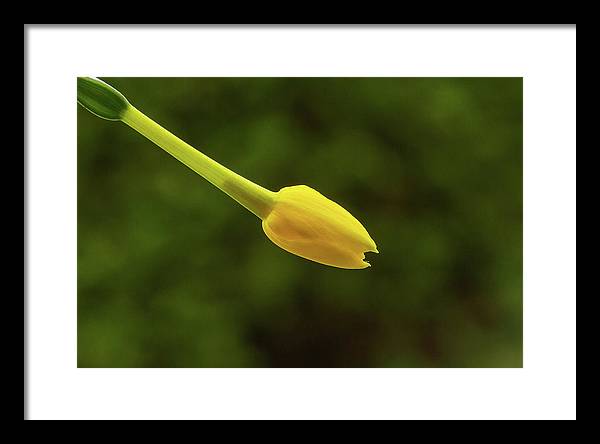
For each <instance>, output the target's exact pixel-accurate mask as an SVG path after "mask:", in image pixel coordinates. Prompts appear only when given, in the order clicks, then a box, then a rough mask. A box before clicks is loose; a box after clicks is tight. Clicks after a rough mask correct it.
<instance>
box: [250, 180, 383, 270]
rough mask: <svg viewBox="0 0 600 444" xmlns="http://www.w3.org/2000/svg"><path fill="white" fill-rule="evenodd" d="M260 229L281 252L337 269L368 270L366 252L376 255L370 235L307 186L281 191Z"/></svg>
mask: <svg viewBox="0 0 600 444" xmlns="http://www.w3.org/2000/svg"><path fill="white" fill-rule="evenodd" d="M262 227H263V230H264V232H265V234H266V235H267V237H268V238H269V239H271V241H273V242H274V243H275V244H276V245H278V246H279V247H281V248H283V249H284V250H286V251H288V252H290V253H293V254H296V255H298V256H301V257H303V258H305V259H310V260H311V261H315V262H319V263H321V264H325V265H331V266H333V267H339V268H349V269H360V268H366V267H370V264H369V263H368V262H366V261H364V259H365V252H368V251H372V252H375V253H378V251H377V246H376V245H375V242H374V241H373V239H371V236H369V233H368V232H367V230H366V229H365V227H363V226H362V224H361V223H360V222H359V221H358V220H356V218H355V217H354V216H352V215H351V214H350V213H349V212H348V211H346V210H345V209H344V208H342V207H341V206H340V205H338V204H337V203H335V202H333V201H332V200H330V199H328V198H326V197H325V196H323V195H322V194H321V193H319V192H318V191H315V190H313V189H312V188H310V187H307V186H306V185H298V186H293V187H286V188H282V189H281V190H280V191H279V192H278V193H276V195H275V203H274V205H273V208H272V210H271V212H270V213H269V215H268V216H267V217H265V218H264V219H263V222H262Z"/></svg>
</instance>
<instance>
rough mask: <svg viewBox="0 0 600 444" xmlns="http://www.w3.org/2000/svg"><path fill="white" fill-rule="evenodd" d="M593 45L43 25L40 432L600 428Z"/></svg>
mask: <svg viewBox="0 0 600 444" xmlns="http://www.w3.org/2000/svg"><path fill="white" fill-rule="evenodd" d="M576 46H577V45H576V25H575V24H552V25H551V24H541V25H535V24H534V25H524V24H516V25H510V24H496V25H485V24H463V25H459V24H446V25H435V24H430V25H426V24H425V25H418V24H412V25H411V24H405V25H402V24H387V25H386V24H380V25H377V24H371V25H369V24H362V25H360V24H337V25H335V24H333V25H326V24H262V25H259V24H241V25H240V24H238V25H236V24H229V25H228V24H220V25H219V24H25V25H24V108H25V109H24V127H25V128H24V133H25V134H24V170H25V186H24V187H25V189H24V219H25V224H24V253H25V261H24V281H25V288H24V323H25V326H24V420H102V421H104V420H108V421H111V420H127V421H132V420H133V421H135V420H146V421H161V420H177V421H180V420H191V421H211V420H223V421H229V420H287V421H289V420H294V421H307V420H308V421H310V420H327V421H330V420H345V421H358V420H394V421H412V420H424V421H428V420H438V421H439V420H447V421H451V420H461V421H464V420H498V421H507V420H576V419H577V329H576V324H577V254H576V250H577V240H576V238H577V224H576V219H577V193H576V176H577V131H576V126H577V113H576V110H577V107H576V105H577V95H576V90H577V69H576V59H577V51H576Z"/></svg>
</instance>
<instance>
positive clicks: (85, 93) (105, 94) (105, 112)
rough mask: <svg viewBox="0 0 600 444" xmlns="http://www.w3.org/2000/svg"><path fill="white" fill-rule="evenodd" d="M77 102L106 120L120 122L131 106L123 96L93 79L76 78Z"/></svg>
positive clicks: (98, 80) (107, 85)
mask: <svg viewBox="0 0 600 444" xmlns="http://www.w3.org/2000/svg"><path fill="white" fill-rule="evenodd" d="M77 102H79V104H80V105H81V106H83V107H84V108H85V109H87V110H88V111H90V112H91V113H93V114H95V115H97V116H98V117H102V118H103V119H107V120H121V118H122V117H123V114H124V113H125V111H126V110H127V109H128V108H129V107H130V106H131V105H130V104H129V102H128V101H127V99H126V98H125V97H124V96H123V94H121V93H120V92H119V91H117V90H116V89H114V88H113V87H112V86H110V85H109V84H107V83H104V82H103V81H102V80H100V79H96V78H94V77H77Z"/></svg>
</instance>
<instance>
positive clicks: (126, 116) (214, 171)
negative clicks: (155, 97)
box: [121, 105, 275, 219]
mask: <svg viewBox="0 0 600 444" xmlns="http://www.w3.org/2000/svg"><path fill="white" fill-rule="evenodd" d="M121 120H122V121H123V122H124V123H126V124H127V125H129V126H130V127H131V128H133V129H134V130H136V131H137V132H138V133H140V134H142V135H143V136H145V137H147V138H148V139H150V140H151V141H152V142H154V143H155V144H156V145H158V146H159V147H161V148H162V149H163V150H165V151H166V152H167V153H169V154H170V155H171V156H173V157H175V158H176V159H177V160H179V161H180V162H181V163H183V164H184V165H186V166H187V167H189V168H191V169H192V170H194V171H195V172H196V173H198V174H199V175H201V176H202V177H204V178H205V179H206V180H208V181H209V182H210V183H212V184H213V185H214V186H216V187H217V188H219V189H220V190H221V191H223V192H224V193H226V194H227V195H229V196H230V197H231V198H233V199H234V200H236V201H237V202H239V203H240V204H241V205H242V206H244V207H245V208H247V209H248V210H250V211H251V212H252V213H254V214H255V215H256V216H258V217H259V218H261V219H264V218H265V217H267V216H268V215H269V213H270V212H271V209H272V207H273V203H274V200H275V193H274V192H272V191H269V190H267V189H266V188H263V187H261V186H260V185H257V184H255V183H254V182H251V181H249V180H248V179H246V178H244V177H242V176H240V175H239V174H236V173H234V172H233V171H231V170H230V169H228V168H226V167H224V166H223V165H221V164H220V163H218V162H216V161H214V160H212V159H211V158H210V157H208V156H206V155H204V154H202V153H201V152H200V151H198V150H196V149H195V148H194V147H192V146H190V145H188V144H187V143H185V142H184V141H183V140H181V139H180V138H178V137H177V136H175V135H174V134H172V133H170V132H169V131H167V130H166V129H164V128H163V127H162V126H160V125H159V124H158V123H156V122H155V121H153V120H152V119H150V118H149V117H147V116H146V115H145V114H144V113H142V112H141V111H139V110H138V109H136V108H135V107H133V106H131V105H129V107H128V108H127V110H126V111H125V112H124V113H123V115H122V117H121Z"/></svg>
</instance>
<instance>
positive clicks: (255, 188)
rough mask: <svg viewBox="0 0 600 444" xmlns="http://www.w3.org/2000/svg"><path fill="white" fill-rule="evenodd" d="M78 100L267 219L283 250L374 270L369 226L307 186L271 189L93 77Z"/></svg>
mask: <svg viewBox="0 0 600 444" xmlns="http://www.w3.org/2000/svg"><path fill="white" fill-rule="evenodd" d="M77 101H78V102H79V103H80V104H81V105H82V106H83V107H84V108H86V109H87V110H88V111H90V112H92V113H93V114H95V115H97V116H99V117H102V118H103V119H108V120H117V121H122V122H123V123H125V124H126V125H128V126H130V127H131V128H133V129H134V130H135V131H137V132H139V133H140V134H142V135H143V136H145V137H147V138H148V139H149V140H151V141H153V142H154V143H156V144H157V145H158V146H159V147H161V148H162V149H164V150H165V151H166V152H167V153H169V154H170V155H172V156H173V157H175V158H176V159H178V160H179V161H180V162H182V163H183V164H184V165H186V166H188V167H189V168H191V169H192V170H194V171H195V172H196V173H198V174H199V175H201V176H202V177H204V178H205V179H206V180H208V181H209V182H210V183H212V184H213V185H215V186H216V187H217V188H219V189H220V190H221V191H223V192H225V193H226V194H228V195H229V196H230V197H232V198H233V199H234V200H236V201H237V202H238V203H240V204H241V205H242V206H244V207H245V208H247V209H248V210H250V211H251V212H252V213H254V214H255V215H256V216H258V217H259V218H260V219H261V220H262V227H263V230H264V232H265V233H266V235H267V236H268V238H269V239H271V240H272V241H273V242H274V243H275V244H276V245H278V246H280V247H281V248H283V249H284V250H286V251H288V252H290V253H293V254H295V255H298V256H301V257H303V258H305V259H310V260H311V261H315V262H319V263H321V264H325V265H331V266H333V267H339V268H348V269H360V268H366V267H370V266H371V265H370V264H369V263H368V262H366V261H365V260H364V259H365V252H368V251H372V252H375V253H378V251H377V247H376V245H375V242H374V241H373V239H371V236H369V233H367V230H365V227H363V226H362V225H361V223H360V222H359V221H358V220H356V219H355V218H354V217H353V216H352V215H351V214H350V213H348V212H347V211H346V210H345V209H343V208H342V207H341V206H339V205H338V204H336V203H335V202H333V201H332V200H329V199H327V198H326V197H325V196H323V195H322V194H320V193H319V192H317V191H315V190H313V189H312V188H309V187H307V186H305V185H298V186H293V187H286V188H282V189H281V190H280V191H279V192H277V193H274V192H273V191H270V190H267V189H266V188H263V187H261V186H260V185H257V184H255V183H254V182H252V181H250V180H248V179H246V178H244V177H242V176H240V175H239V174H237V173H235V172H233V171H231V170H230V169H228V168H226V167H224V166H223V165H221V164H220V163H218V162H216V161H214V160H213V159H211V158H210V157H208V156H206V155H205V154H203V153H201V152H200V151H198V150H196V149H195V148H194V147H192V146H190V145H188V144H187V143H185V142H184V141H183V140H181V139H179V138H178V137H177V136H175V135H174V134H172V133H170V132H169V131H167V130H166V129H164V128H163V127H162V126H160V125H159V124H158V123H156V122H155V121H153V120H152V119H150V118H149V117H148V116H146V115H145V114H144V113H142V112H141V111H140V110H138V109H137V108H135V107H134V106H132V105H131V104H130V103H129V102H128V101H127V99H126V98H125V97H124V96H123V95H122V94H121V93H120V92H119V91H117V90H116V89H114V88H113V87H112V86H110V85H108V84H106V83H104V82H103V81H101V80H99V79H96V78H92V77H79V78H78V79H77Z"/></svg>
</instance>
